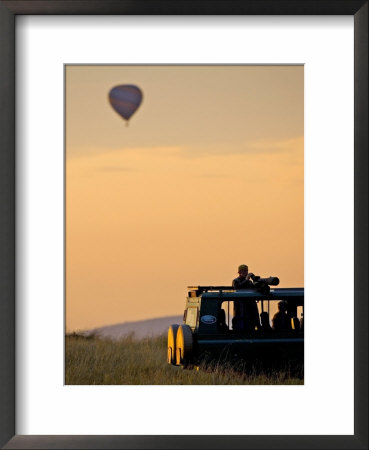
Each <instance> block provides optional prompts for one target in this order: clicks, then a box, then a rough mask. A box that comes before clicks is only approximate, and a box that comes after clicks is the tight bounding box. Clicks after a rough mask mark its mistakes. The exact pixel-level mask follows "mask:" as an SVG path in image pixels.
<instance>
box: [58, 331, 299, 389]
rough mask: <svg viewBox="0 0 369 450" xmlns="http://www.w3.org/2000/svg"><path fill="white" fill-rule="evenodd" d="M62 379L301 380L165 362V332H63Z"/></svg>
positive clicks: (153, 382)
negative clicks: (111, 335)
mask: <svg viewBox="0 0 369 450" xmlns="http://www.w3.org/2000/svg"><path fill="white" fill-rule="evenodd" d="M65 342H66V345H65V370H66V373H65V383H66V384H72V385H94V384H95V385H96V384H103V385H113V384H114V385H115V384H121V385H124V384H134V385H138V384H146V385H158V384H165V385H169V384H176V385H184V384H192V385H199V384H201V385H203V384H214V385H215V384H303V383H304V381H303V378H302V377H298V376H292V375H291V373H290V372H289V371H286V370H280V371H274V372H272V373H261V372H260V371H257V370H256V369H255V368H251V369H250V368H249V369H248V370H247V372H246V371H241V370H237V369H236V368H235V367H230V366H226V365H224V364H222V365H221V364H216V363H215V364H214V365H213V366H212V367H205V366H202V367H201V366H200V367H199V368H193V369H183V368H181V367H175V366H170V365H169V364H167V362H166V353H167V343H166V336H162V337H157V338H147V339H141V340H135V339H133V338H132V337H127V338H124V339H121V340H119V341H112V340H108V339H100V338H97V337H94V336H92V337H89V338H86V337H83V336H80V335H76V334H74V335H73V334H71V335H67V336H66V341H65Z"/></svg>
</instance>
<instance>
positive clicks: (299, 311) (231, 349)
mask: <svg viewBox="0 0 369 450" xmlns="http://www.w3.org/2000/svg"><path fill="white" fill-rule="evenodd" d="M278 282H279V280H278ZM188 289H189V291H188V296H187V299H186V309H185V311H184V316H183V324H181V325H178V324H174V325H171V326H170V327H169V329H168V354H167V362H168V363H169V364H173V365H177V366H180V365H181V366H187V365H189V364H198V363H200V361H203V360H207V361H210V360H219V359H227V358H234V359H242V360H246V361H247V360H255V359H257V360H260V361H263V360H264V361H265V360H266V361H272V360H278V361H295V360H296V361H297V360H299V361H302V360H303V355H304V325H303V315H304V289H303V288H280V289H276V288H275V289H270V288H269V286H266V284H265V283H264V285H262V286H261V288H260V289H257V288H255V289H254V288H253V289H246V290H234V289H233V288H232V287H230V286H197V287H191V286H190V287H189V288H188ZM281 301H283V304H284V305H285V307H286V314H285V316H284V317H286V318H287V321H286V324H287V325H286V326H285V327H283V329H274V328H273V327H272V325H273V323H272V320H271V318H272V317H273V314H274V313H276V312H277V311H278V306H277V305H278V303H279V302H281ZM256 306H257V309H256ZM253 308H254V311H255V310H256V317H257V324H256V325H255V323H253V322H252V321H250V317H247V316H248V315H250V311H252V310H253ZM254 317H255V315H254Z"/></svg>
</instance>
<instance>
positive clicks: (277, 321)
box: [272, 301, 291, 331]
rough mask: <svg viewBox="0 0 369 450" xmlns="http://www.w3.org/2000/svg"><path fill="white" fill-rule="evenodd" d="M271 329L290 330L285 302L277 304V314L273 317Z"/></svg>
mask: <svg viewBox="0 0 369 450" xmlns="http://www.w3.org/2000/svg"><path fill="white" fill-rule="evenodd" d="M272 327H273V330H276V331H286V330H290V329H291V324H290V318H289V316H288V314H287V303H286V302H285V301H280V302H278V312H277V313H275V314H274V316H273V320H272Z"/></svg>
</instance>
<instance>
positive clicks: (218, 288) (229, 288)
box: [187, 286, 234, 295]
mask: <svg viewBox="0 0 369 450" xmlns="http://www.w3.org/2000/svg"><path fill="white" fill-rule="evenodd" d="M187 289H189V290H191V291H196V295H200V294H202V293H204V292H209V291H234V287H233V286H188V287H187Z"/></svg>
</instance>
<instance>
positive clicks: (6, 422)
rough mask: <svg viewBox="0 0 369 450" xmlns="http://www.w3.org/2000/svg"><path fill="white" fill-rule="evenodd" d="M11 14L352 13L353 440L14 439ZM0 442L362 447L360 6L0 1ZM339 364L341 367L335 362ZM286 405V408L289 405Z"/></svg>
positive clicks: (364, 216) (364, 251)
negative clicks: (353, 104) (353, 87)
mask: <svg viewBox="0 0 369 450" xmlns="http://www.w3.org/2000/svg"><path fill="white" fill-rule="evenodd" d="M19 14H32V15H34V14H68V15H77V14H88V15H91V14H95V15H104V14H122V15H141V14H146V15H172V14H174V15H177V14H178V15H182V14H186V15H255V14H258V15H307V14H309V15H327V14H329V15H342V14H345V15H353V16H354V43H355V49H354V59H355V90H354V101H355V107H354V114H355V131H354V138H355V144H354V153H355V154H354V165H355V180H354V190H355V199H354V208H355V211H354V221H355V225H354V232H355V238H354V252H355V257H354V265H355V267H354V269H355V274H354V305H355V312H354V320H355V330H354V339H355V349H354V358H355V362H354V371H355V373H354V383H355V385H354V386H355V387H354V402H355V404H354V435H352V436H351V435H349V436H331V435H325V436H298V435H297V436H294V435H291V436H242V435H240V436H189V435H185V436H132V435H126V436H95V435H90V436H77V435H74V436H46V435H43V436H28V435H27V436H17V435H15V412H16V411H15V399H16V393H15V374H16V371H15V369H16V368H15V327H16V323H15V294H16V279H15V249H16V242H15V225H16V217H15V212H16V205H15V192H16V191H15V189H16V184H15V181H16V180H15V163H16V155H15V139H16V136H15V17H16V15H19ZM0 56H1V57H0V100H1V102H0V184H1V189H0V249H1V252H0V297H1V302H0V351H1V353H0V355H1V358H0V399H1V401H0V445H2V448H6V449H15V448H17V449H26V448H27V449H36V448H37V449H59V448H60V449H62V448H64V449H72V448H73V449H82V448H83V449H95V448H101V449H214V450H215V449H221V448H227V449H244V448H245V449H313V448H314V449H368V230H369V226H368V1H367V0H366V1H365V0H202V1H201V0H196V1H194V0H187V1H183V0H176V1H172V0H171V1H170V0H155V1H151V2H150V0H135V1H133V0H42V1H34V0H27V1H21V0H10V1H0ZM343 363H344V362H343ZM291 407H293V406H292V405H291Z"/></svg>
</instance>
